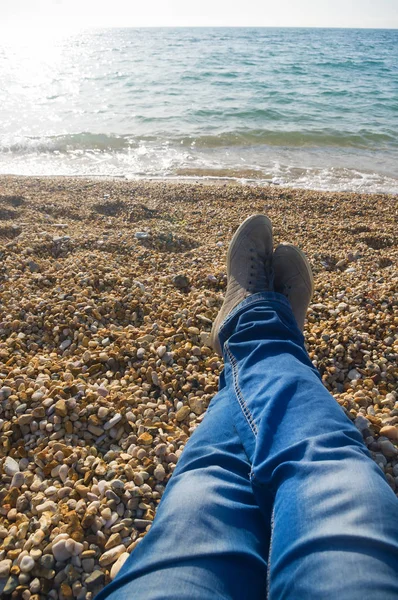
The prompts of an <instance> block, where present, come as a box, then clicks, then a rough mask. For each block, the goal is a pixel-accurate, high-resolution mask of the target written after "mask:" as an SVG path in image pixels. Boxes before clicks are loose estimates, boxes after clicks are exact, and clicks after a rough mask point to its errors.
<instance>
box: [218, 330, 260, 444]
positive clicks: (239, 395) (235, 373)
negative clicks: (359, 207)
mask: <svg viewBox="0 0 398 600" xmlns="http://www.w3.org/2000/svg"><path fill="white" fill-rule="evenodd" d="M224 349H225V351H226V353H227V355H228V358H229V360H230V363H231V366H232V378H233V383H234V390H235V394H236V397H237V399H238V403H239V406H240V407H241V409H242V412H243V414H244V416H245V418H246V421H247V422H248V424H249V427H250V429H251V430H252V432H253V435H254V436H255V437H257V425H256V424H255V422H254V419H253V416H252V414H251V412H250V409H249V407H248V406H247V404H246V402H245V399H244V397H243V394H242V390H241V389H240V386H239V380H238V363H237V361H236V359H235V357H234V355H233V354H232V352H231V350H230V349H229V346H228V342H225V345H224Z"/></svg>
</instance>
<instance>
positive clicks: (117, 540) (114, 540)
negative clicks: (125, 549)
mask: <svg viewBox="0 0 398 600" xmlns="http://www.w3.org/2000/svg"><path fill="white" fill-rule="evenodd" d="M121 543H122V538H121V537H120V533H113V534H112V535H111V536H110V537H109V539H108V541H107V542H106V544H105V550H110V549H111V548H114V547H115V546H120V544H121Z"/></svg>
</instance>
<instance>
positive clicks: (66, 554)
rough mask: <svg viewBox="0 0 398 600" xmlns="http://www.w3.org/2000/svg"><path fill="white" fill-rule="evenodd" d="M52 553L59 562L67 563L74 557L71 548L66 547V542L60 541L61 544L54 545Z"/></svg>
mask: <svg viewBox="0 0 398 600" xmlns="http://www.w3.org/2000/svg"><path fill="white" fill-rule="evenodd" d="M52 553H53V556H54V558H55V560H56V561H58V562H65V561H66V560H68V559H69V558H70V557H71V556H72V551H71V548H68V547H67V546H66V540H59V542H56V543H55V544H53V546H52Z"/></svg>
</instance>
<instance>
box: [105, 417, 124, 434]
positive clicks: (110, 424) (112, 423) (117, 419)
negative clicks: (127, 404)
mask: <svg viewBox="0 0 398 600" xmlns="http://www.w3.org/2000/svg"><path fill="white" fill-rule="evenodd" d="M121 420H122V415H120V414H118V413H116V414H115V415H113V417H112V418H111V419H109V421H108V422H107V423H105V425H104V429H105V431H108V430H109V429H112V427H115V425H117V424H118V423H120V421H121Z"/></svg>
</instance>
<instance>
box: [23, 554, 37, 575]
mask: <svg viewBox="0 0 398 600" xmlns="http://www.w3.org/2000/svg"><path fill="white" fill-rule="evenodd" d="M34 566H35V561H34V560H33V558H32V557H31V556H24V557H23V558H22V560H21V562H20V563H19V568H20V569H21V571H22V573H30V571H31V570H32V569H33V568H34Z"/></svg>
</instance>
